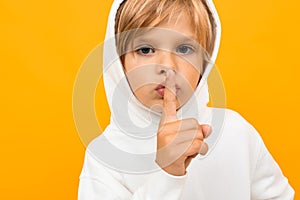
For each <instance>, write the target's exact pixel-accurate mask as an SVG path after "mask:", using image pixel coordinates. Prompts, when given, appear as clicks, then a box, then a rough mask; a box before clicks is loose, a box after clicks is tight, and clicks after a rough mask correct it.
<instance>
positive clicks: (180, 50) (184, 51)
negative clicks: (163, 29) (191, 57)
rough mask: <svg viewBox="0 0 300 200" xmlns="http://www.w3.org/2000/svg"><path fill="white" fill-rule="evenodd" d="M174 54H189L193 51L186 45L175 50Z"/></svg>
mask: <svg viewBox="0 0 300 200" xmlns="http://www.w3.org/2000/svg"><path fill="white" fill-rule="evenodd" d="M176 52H177V53H179V54H190V53H192V52H194V49H193V48H192V47H190V46H188V45H182V46H180V47H178V48H177V49H176Z"/></svg>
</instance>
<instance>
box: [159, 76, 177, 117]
mask: <svg viewBox="0 0 300 200" xmlns="http://www.w3.org/2000/svg"><path fill="white" fill-rule="evenodd" d="M162 120H164V122H170V121H176V120H177V115H176V81H175V73H174V71H173V70H168V71H167V77H166V82H165V89H164V102H163V115H162Z"/></svg>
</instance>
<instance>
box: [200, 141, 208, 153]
mask: <svg viewBox="0 0 300 200" xmlns="http://www.w3.org/2000/svg"><path fill="white" fill-rule="evenodd" d="M207 151H208V145H207V144H206V143H203V144H202V145H201V148H200V152H199V153H200V154H201V155H205V154H206V153H207Z"/></svg>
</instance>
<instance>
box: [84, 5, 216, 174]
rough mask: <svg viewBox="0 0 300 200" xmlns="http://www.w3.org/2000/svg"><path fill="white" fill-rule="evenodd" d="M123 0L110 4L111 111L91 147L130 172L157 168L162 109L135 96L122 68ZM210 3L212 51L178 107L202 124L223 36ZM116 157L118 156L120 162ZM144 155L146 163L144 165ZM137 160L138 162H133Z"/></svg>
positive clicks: (107, 66)
mask: <svg viewBox="0 0 300 200" xmlns="http://www.w3.org/2000/svg"><path fill="white" fill-rule="evenodd" d="M122 2H123V0H115V1H114V2H113V4H112V6H111V10H110V14H109V18H108V23H107V29H106V37H105V43H104V51H103V52H104V53H103V80H104V87H105V92H106V97H107V101H108V104H109V107H110V111H111V118H110V124H109V125H108V126H107V128H106V129H105V131H104V132H103V134H102V135H101V136H99V137H98V138H96V139H95V140H93V141H92V142H91V143H90V145H89V146H88V150H89V151H91V152H92V154H93V155H94V156H95V157H96V158H97V159H98V160H99V161H101V162H102V163H103V164H105V165H107V166H109V167H111V168H114V169H116V170H119V171H122V172H128V173H140V172H143V173H144V172H149V171H153V170H155V169H157V166H156V165H155V163H153V160H155V152H156V134H157V129H158V125H159V121H160V118H161V113H158V112H155V111H153V110H151V109H149V108H147V107H145V106H144V105H143V104H141V103H140V102H139V100H137V99H136V97H135V96H134V94H133V92H132V91H131V89H130V86H129V83H128V81H127V79H126V76H125V73H124V71H123V67H122V64H121V61H120V59H119V56H118V53H117V49H116V45H115V30H114V28H115V16H116V13H117V9H118V8H119V6H120V4H121V3H122ZM207 6H208V7H209V9H210V10H211V12H212V14H213V17H214V20H215V23H216V37H215V43H214V49H213V53H212V56H211V57H210V62H209V63H208V65H207V66H206V68H205V71H204V73H203V74H202V78H201V80H200V82H199V84H198V86H197V88H196V90H195V92H194V94H193V95H192V97H191V98H190V99H189V100H188V101H187V102H186V103H185V104H184V105H183V106H182V107H181V108H180V109H178V111H177V115H178V119H183V118H190V117H192V118H196V119H197V120H198V122H199V123H200V124H201V123H206V124H211V120H212V116H211V114H210V113H209V109H207V107H206V105H207V103H208V102H209V91H208V86H207V77H208V75H209V73H210V71H211V69H212V67H213V66H214V62H215V60H216V57H217V54H218V49H219V44H220V36H221V25H220V20H219V17H218V14H217V12H216V9H215V7H214V4H213V2H212V1H211V0H207ZM213 130H214V129H213ZM218 137H219V134H218V133H216V132H213V133H212V134H211V136H210V137H209V138H208V139H207V141H206V142H207V143H208V145H209V152H210V151H211V150H212V149H213V146H214V145H215V143H216V141H217V139H218ZM103 152H105V153H103ZM209 152H208V154H209ZM208 154H207V155H208ZM199 156H200V155H199ZM116 158H118V159H117V160H118V161H117V162H116ZM141 159H142V160H143V162H144V163H147V164H146V165H143V166H141V165H140V160H141ZM129 161H130V162H129ZM135 161H136V164H135V165H133V162H135Z"/></svg>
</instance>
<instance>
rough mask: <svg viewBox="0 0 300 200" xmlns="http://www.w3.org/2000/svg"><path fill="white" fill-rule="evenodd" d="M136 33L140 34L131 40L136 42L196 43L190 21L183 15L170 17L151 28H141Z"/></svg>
mask: <svg viewBox="0 0 300 200" xmlns="http://www.w3.org/2000/svg"><path fill="white" fill-rule="evenodd" d="M138 32H140V33H138V34H137V35H136V37H135V38H133V39H134V40H135V41H136V42H139V41H156V40H159V41H162V42H163V41H165V42H167V41H174V42H176V41H177V42H182V41H189V42H196V41H197V34H196V31H195V29H194V26H193V25H192V22H191V19H190V17H188V16H186V15H184V14H179V15H176V16H172V17H170V18H169V19H168V20H165V21H163V22H161V23H159V24H158V25H157V26H155V27H152V28H146V29H143V28H141V30H140V31H138Z"/></svg>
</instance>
